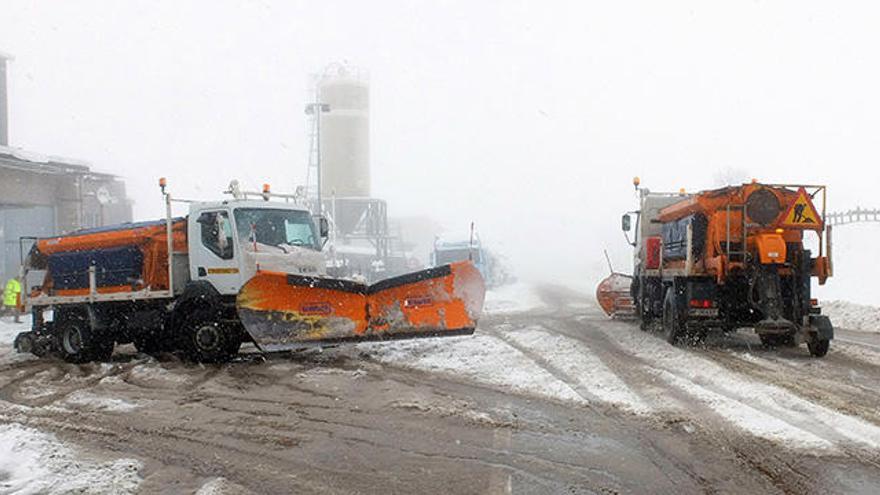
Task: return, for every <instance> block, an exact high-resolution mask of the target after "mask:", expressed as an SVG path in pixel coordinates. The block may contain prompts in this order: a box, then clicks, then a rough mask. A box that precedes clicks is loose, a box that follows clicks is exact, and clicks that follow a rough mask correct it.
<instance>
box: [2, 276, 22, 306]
mask: <svg viewBox="0 0 880 495" xmlns="http://www.w3.org/2000/svg"><path fill="white" fill-rule="evenodd" d="M20 292H21V284H20V283H19V282H18V280H16V279H14V278H11V279H9V282H6V289H5V290H4V291H3V305H4V306H17V305H18V294H19V293H20Z"/></svg>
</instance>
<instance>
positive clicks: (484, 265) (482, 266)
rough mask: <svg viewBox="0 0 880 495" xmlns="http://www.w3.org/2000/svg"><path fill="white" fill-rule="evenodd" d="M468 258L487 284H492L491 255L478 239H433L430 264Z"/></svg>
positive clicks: (443, 263) (438, 264)
mask: <svg viewBox="0 0 880 495" xmlns="http://www.w3.org/2000/svg"><path fill="white" fill-rule="evenodd" d="M465 260H470V261H471V262H473V264H474V266H476V267H477V270H479V271H480V275H482V276H483V280H485V281H486V285H487V286H491V285H494V284H493V283H492V282H493V274H492V260H491V256H490V255H489V254H488V253H487V252H486V251H484V250H483V247H482V245H481V244H480V239H479V238H477V237H474V238H473V241H471V240H469V239H466V240H461V241H449V240H443V239H440V238H436V239H434V250H433V251H431V265H432V266H440V265H445V264H447V263H453V262H455V261H465Z"/></svg>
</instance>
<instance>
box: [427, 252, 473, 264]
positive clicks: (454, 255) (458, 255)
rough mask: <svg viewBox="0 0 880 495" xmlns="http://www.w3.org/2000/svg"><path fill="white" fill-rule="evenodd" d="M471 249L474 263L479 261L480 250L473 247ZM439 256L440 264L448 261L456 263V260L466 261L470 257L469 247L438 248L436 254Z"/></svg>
mask: <svg viewBox="0 0 880 495" xmlns="http://www.w3.org/2000/svg"><path fill="white" fill-rule="evenodd" d="M470 251H471V260H472V261H473V262H474V263H479V262H480V261H481V260H480V250H479V249H476V248H473V249H471V250H470ZM435 256H436V258H437V264H438V265H445V264H447V263H454V262H456V261H465V260H467V259H468V248H461V249H438V250H437V251H436V254H435Z"/></svg>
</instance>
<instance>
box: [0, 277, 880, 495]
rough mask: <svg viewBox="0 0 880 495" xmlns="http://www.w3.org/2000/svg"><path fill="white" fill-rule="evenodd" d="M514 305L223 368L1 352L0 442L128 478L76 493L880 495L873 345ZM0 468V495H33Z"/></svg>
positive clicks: (550, 290)
mask: <svg viewBox="0 0 880 495" xmlns="http://www.w3.org/2000/svg"><path fill="white" fill-rule="evenodd" d="M529 297H531V298H532V299H533V302H532V303H531V304H521V301H507V302H506V303H505V304H502V303H504V301H497V300H496V301H494V302H495V303H496V304H494V306H493V304H492V303H493V301H491V300H490V304H489V305H488V306H489V311H490V312H489V314H488V315H487V316H485V317H484V319H483V320H482V321H481V322H480V328H479V329H478V331H477V333H476V334H475V335H474V336H472V337H456V338H448V339H431V340H420V341H409V342H393V343H376V344H362V345H358V346H347V347H339V348H335V349H329V350H325V351H323V352H314V351H311V352H303V353H298V354H293V355H275V356H269V357H266V358H264V357H263V356H260V355H259V354H256V353H254V352H250V353H246V354H244V355H243V356H242V358H240V359H239V360H237V361H236V362H233V363H230V364H226V365H222V366H201V365H194V364H188V363H184V362H181V361H179V360H178V359H176V358H175V357H173V356H160V357H159V359H156V358H152V357H148V356H145V355H142V354H137V353H136V352H135V351H134V349H133V348H131V347H130V346H121V347H118V348H117V351H116V354H115V356H114V358H113V361H112V362H110V363H96V364H87V365H72V364H67V363H63V362H60V361H57V360H38V359H36V358H32V357H28V356H23V355H16V354H15V353H14V352H13V351H12V350H11V348H10V344H9V342H7V341H5V340H4V342H3V344H2V345H0V423H2V424H3V425H4V427H5V428H12V427H14V428H18V429H19V430H20V431H27V432H40V434H49V435H50V436H51V438H53V439H55V440H57V442H58V443H59V444H60V445H63V446H64V448H67V449H72V450H71V452H72V453H68V454H67V455H69V456H73V457H76V458H81V459H82V460H83V461H82V462H83V469H86V467H88V466H92V467H93V468H94V466H98V468H96V469H93V470H97V471H103V470H105V468H102V467H101V466H115V467H119V462H121V461H120V460H127V463H123V464H124V466H123V467H122V468H120V469H124V470H127V471H123V474H124V475H125V476H127V478H126V479H128V480H129V481H130V480H131V479H132V477H133V479H134V482H130V483H127V484H124V485H123V484H116V485H112V486H111V485H108V484H104V483H102V482H94V483H92V484H90V485H88V486H86V487H85V489H84V491H85V492H92V493H117V492H121V491H130V492H138V493H168V492H175V493H187V492H188V493H436V492H439V491H443V492H445V493H461V494H466V493H488V494H504V493H542V494H543V493H575V494H579V493H645V492H652V493H674V494H684V493H829V492H838V493H839V492H847V493H880V394H878V383H880V338H877V336H876V335H869V334H864V333H855V332H845V331H839V332H838V336H840V337H841V338H840V340H839V341H835V342H834V343H833V345H832V350H831V352H830V353H829V355H828V356H827V357H826V358H825V359H814V358H810V357H809V355H808V353H807V351H806V349H804V348H799V349H797V348H796V349H788V348H785V349H765V348H763V347H761V346H760V344H759V342H758V340H757V339H756V338H755V337H754V336H753V335H749V334H748V333H738V334H735V335H729V336H712V337H710V338H709V340H708V341H707V342H706V344H705V345H704V346H700V347H679V348H676V347H672V346H669V345H668V344H666V343H665V342H663V341H662V340H661V339H660V338H659V337H658V336H655V335H651V334H650V333H645V332H641V331H640V330H639V329H638V328H637V327H636V326H635V325H633V324H629V323H626V322H611V321H608V320H607V319H606V318H605V317H604V316H603V315H602V314H601V313H600V312H599V310H598V308H597V307H596V306H595V305H594V304H593V303H592V302H590V300H589V298H588V297H586V296H584V295H582V294H579V293H576V292H573V291H571V290H568V289H564V288H560V287H540V288H537V289H534V290H533V291H532V294H531V295H530V296H529ZM7 326H8V325H7ZM7 340H8V339H7ZM19 430H16V431H19ZM5 431H12V430H5ZM2 436H3V431H0V456H2V453H3V448H4V447H3V441H2ZM24 443H27V442H19V443H17V444H10V445H11V446H9V447H7V450H8V451H9V452H12V453H13V454H14V453H15V452H19V451H21V449H25V448H26V447H27V446H26V445H23V444H24ZM17 449H18V450H17ZM21 462H24V461H21ZM89 463H91V464H89ZM102 463H103V464H102ZM108 463H110V464H108ZM14 464H15V463H12V464H10V462H9V461H8V460H7V461H5V462H3V461H2V460H0V493H7V492H12V491H15V490H16V489H27V488H28V487H31V488H33V486H34V485H33V484H30V485H29V484H28V483H29V481H28V480H27V479H26V478H27V476H25V475H17V474H15V473H16V471H15V470H14V469H13V468H11V467H9V466H13V467H14ZM4 466H6V467H5V468H4ZM115 467H114V469H115ZM4 469H5V470H6V471H7V472H4ZM106 469H110V468H106ZM46 476H49V475H48V474H44V475H43V483H48V484H44V485H40V486H42V487H43V490H41V491H45V492H50V493H51V492H64V491H67V490H69V489H70V485H69V484H65V480H64V479H58V480H56V481H57V482H56V481H51V482H50V481H45V480H46V479H47V478H46ZM55 476H56V477H57V472H56V473H55ZM64 476H67V477H70V476H75V474H70V473H69V472H68V473H67V474H65V475H64ZM68 481H69V480H68Z"/></svg>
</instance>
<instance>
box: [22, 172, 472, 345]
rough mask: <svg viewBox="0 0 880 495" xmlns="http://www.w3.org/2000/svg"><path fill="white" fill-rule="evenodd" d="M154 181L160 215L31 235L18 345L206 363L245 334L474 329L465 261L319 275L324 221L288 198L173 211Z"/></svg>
mask: <svg viewBox="0 0 880 495" xmlns="http://www.w3.org/2000/svg"><path fill="white" fill-rule="evenodd" d="M160 185H161V187H162V191H163V194H164V195H165V200H166V205H167V212H168V213H167V218H166V219H165V220H161V221H157V222H144V223H139V224H125V225H120V226H117V227H103V228H97V229H90V230H83V231H78V232H73V233H71V234H68V235H64V236H60V237H53V238H47V239H38V240H36V242H35V244H34V247H33V248H32V249H31V251H30V253H29V255H28V256H27V259H26V261H25V264H24V267H23V275H24V278H23V279H24V280H29V281H31V282H32V283H33V281H34V280H39V281H38V282H36V284H35V285H33V286H29V287H26V290H25V291H24V292H23V294H22V295H23V304H24V305H25V306H26V307H27V308H28V309H29V310H30V311H31V312H32V314H33V317H34V318H33V327H32V329H31V330H30V331H28V332H23V333H21V334H19V335H18V337H17V338H16V341H15V346H16V348H17V349H18V350H19V351H20V352H32V353H34V354H37V355H44V354H49V353H53V354H60V355H61V357H63V358H64V359H66V360H68V361H72V362H85V361H90V360H101V359H106V358H108V357H109V356H110V354H111V353H112V351H113V346H114V344H116V343H127V342H133V343H134V344H135V345H136V346H137V348H138V349H139V350H141V351H144V352H148V353H149V352H156V351H163V350H169V351H175V350H180V351H184V352H185V353H186V355H187V356H188V357H189V358H190V359H193V360H196V361H208V362H210V361H222V360H226V359H229V358H231V357H232V356H234V355H235V354H237V353H238V349H239V346H240V345H241V343H242V341H244V340H251V341H253V342H254V344H255V345H256V346H257V347H258V348H259V349H260V350H263V351H279V350H291V349H295V348H298V347H303V346H307V345H321V344H328V343H336V342H342V341H364V340H381V339H394V338H412V337H428V336H445V335H461V334H469V333H473V331H474V328H475V327H476V324H477V319H478V318H479V316H480V313H481V311H482V306H483V299H484V295H485V288H484V284H483V280H482V278H481V277H480V273H479V271H478V270H477V269H476V268H475V267H474V266H473V265H472V264H471V263H469V262H460V263H453V264H450V265H443V266H439V267H435V268H431V269H429V270H423V271H420V272H415V273H410V274H407V275H403V276H400V277H395V278H390V279H386V280H382V281H380V282H378V283H376V284H373V285H370V286H368V285H365V284H361V283H359V282H355V281H351V280H341V279H330V278H326V277H325V276H324V274H325V266H326V265H325V259H324V257H323V255H322V254H321V249H322V247H323V245H324V242H323V240H324V239H326V237H327V234H328V232H327V231H328V223H327V220H325V219H324V218H322V217H315V216H313V215H312V214H311V212H310V211H309V210H308V208H306V207H305V206H303V205H300V204H298V201H297V200H298V198H296V197H294V196H287V195H279V194H273V193H271V192H270V191H269V189H268V187H267V186H264V190H263V192H261V193H247V192H242V191H240V190H239V188H238V184H237V182H233V183H232V184H231V185H230V190H229V191H227V193H229V194H231V195H232V196H233V197H232V198H231V199H229V200H226V201H218V202H193V201H187V203H189V215H188V217H186V218H172V217H171V201H172V200H171V196H170V195H169V194H167V193H166V192H165V182H164V180H162V181H160ZM252 196H257V198H258V199H252V198H251V197H252ZM272 199H282V200H281V201H270V200H272ZM316 219H317V220H318V221H317V222H316V221H315V220H316ZM169 253H172V255H171V257H170V259H171V262H170V263H169V256H168V254H169ZM50 309H51V310H52V311H51V312H49V311H47V310H50ZM50 317H51V321H49V320H50Z"/></svg>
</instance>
